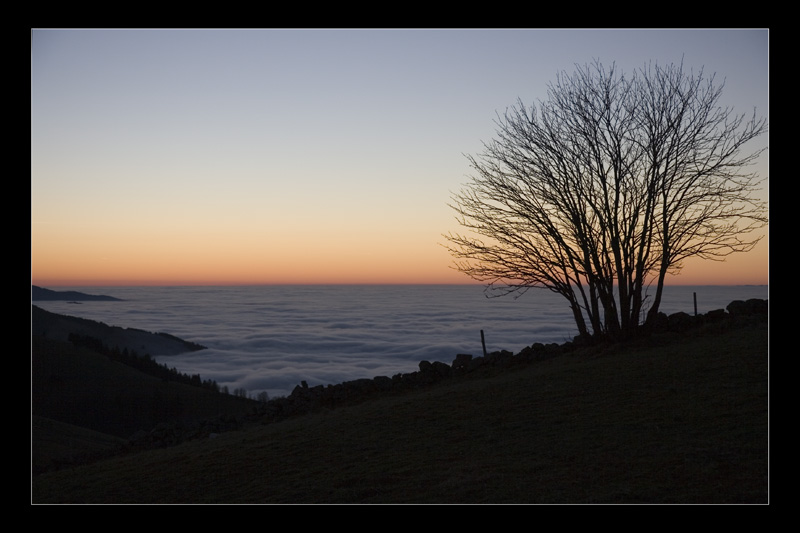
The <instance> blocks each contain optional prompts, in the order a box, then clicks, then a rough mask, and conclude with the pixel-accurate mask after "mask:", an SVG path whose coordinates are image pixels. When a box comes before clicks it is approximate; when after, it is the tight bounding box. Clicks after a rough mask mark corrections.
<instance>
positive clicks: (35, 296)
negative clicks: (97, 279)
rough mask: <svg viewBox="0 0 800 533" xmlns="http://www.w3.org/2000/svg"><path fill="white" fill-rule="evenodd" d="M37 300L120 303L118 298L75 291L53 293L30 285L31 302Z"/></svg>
mask: <svg viewBox="0 0 800 533" xmlns="http://www.w3.org/2000/svg"><path fill="white" fill-rule="evenodd" d="M37 300H50V301H53V300H64V301H75V302H86V301H93V302H119V301H121V300H120V299H119V298H114V297H113V296H105V295H97V294H85V293H82V292H77V291H53V290H50V289H45V288H43V287H37V286H36V285H31V301H34V302H35V301H37Z"/></svg>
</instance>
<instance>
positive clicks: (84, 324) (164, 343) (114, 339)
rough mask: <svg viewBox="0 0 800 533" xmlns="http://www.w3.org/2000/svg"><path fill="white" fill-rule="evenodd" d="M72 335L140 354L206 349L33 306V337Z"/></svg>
mask: <svg viewBox="0 0 800 533" xmlns="http://www.w3.org/2000/svg"><path fill="white" fill-rule="evenodd" d="M70 334H74V335H80V336H85V337H92V338H95V339H98V340H99V341H101V342H102V343H103V344H105V345H106V346H108V347H112V348H113V347H118V348H119V349H120V350H123V349H128V350H129V351H130V350H132V351H135V352H136V353H138V354H139V355H144V354H149V355H152V356H156V355H176V354H179V353H184V352H193V351H197V350H203V349H205V348H206V347H205V346H202V345H200V344H197V343H194V342H190V341H185V340H183V339H180V338H178V337H175V336H173V335H170V334H168V333H151V332H149V331H143V330H140V329H135V328H122V327H119V326H109V325H107V324H104V323H102V322H97V321H95V320H89V319H86V318H78V317H74V316H68V315H60V314H57V313H51V312H50V311H46V310H44V309H41V308H40V307H37V306H35V305H32V306H31V335H34V336H40V337H46V338H48V339H52V340H57V341H68V340H69V336H70Z"/></svg>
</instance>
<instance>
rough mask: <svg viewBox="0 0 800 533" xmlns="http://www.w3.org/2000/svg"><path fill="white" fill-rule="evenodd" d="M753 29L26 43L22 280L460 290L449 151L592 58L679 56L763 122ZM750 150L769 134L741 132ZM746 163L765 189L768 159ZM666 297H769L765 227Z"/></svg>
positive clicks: (206, 33) (245, 34) (490, 132)
mask: <svg viewBox="0 0 800 533" xmlns="http://www.w3.org/2000/svg"><path fill="white" fill-rule="evenodd" d="M768 43H769V32H768V31H767V30H765V29H746V30H716V29H715V30H696V29H693V30H661V29H658V30H656V29H643V30H632V29H624V30H605V29H598V30H588V29H575V30H553V29H547V30H544V29H541V30H537V29H521V30H506V29H504V30H491V29H463V30H459V29H441V30H434V29H391V30H390V29H374V30H370V29H352V30H344V29H294V30H289V29H252V30H163V29H160V30H144V29H143V30H127V29H126V30H121V29H110V30H98V29H87V30H77V29H76V30H69V29H68V30H56V29H33V30H32V32H31V281H32V283H33V284H36V285H41V286H48V287H49V286H52V287H62V286H110V285H227V284H233V285H246V284H286V283H367V284H368V283H469V282H471V280H470V279H469V278H468V277H466V275H464V274H463V273H460V272H458V271H456V270H454V269H453V268H452V257H451V256H450V255H449V254H448V252H447V250H446V249H445V248H444V246H443V244H444V243H445V241H446V239H445V238H444V237H443V234H446V233H448V232H451V231H453V232H457V231H459V230H460V229H461V228H460V227H459V225H458V223H457V222H456V220H455V218H454V213H453V211H452V210H451V209H450V208H449V207H448V205H447V204H448V202H450V199H451V196H452V195H453V194H454V193H455V192H457V191H458V190H459V189H461V188H462V186H463V185H464V184H465V183H466V182H467V181H468V178H469V176H470V172H471V169H470V167H469V163H468V161H467V158H466V156H465V155H466V154H477V153H478V152H479V151H480V150H481V146H482V142H485V141H489V140H491V139H492V138H493V137H494V134H495V122H494V121H495V120H496V118H497V115H498V114H501V113H503V112H504V111H505V109H506V108H508V107H510V106H513V105H514V104H515V103H516V102H517V101H518V100H519V99H521V100H522V101H523V102H525V103H532V102H534V101H537V100H540V99H545V98H546V90H547V85H548V83H552V82H554V81H555V78H556V76H557V74H558V73H559V72H562V71H566V72H568V73H570V72H572V71H573V70H574V69H575V66H576V65H585V64H587V63H591V62H592V61H594V60H595V59H597V60H600V61H601V62H602V63H604V64H606V65H610V64H611V63H615V64H616V65H617V66H618V67H619V68H621V69H622V70H623V71H624V72H632V71H633V70H634V69H637V68H640V67H642V66H644V65H645V64H646V63H648V62H653V63H657V64H660V65H663V64H668V63H679V62H681V61H683V63H684V65H686V66H688V67H691V68H693V69H695V70H698V69H699V68H703V69H704V70H705V72H706V73H707V74H708V73H715V74H716V76H717V78H718V79H720V80H722V79H724V81H725V88H724V90H723V96H722V102H723V103H724V104H725V105H729V106H732V107H733V108H734V110H735V111H736V112H737V113H752V111H753V109H754V108H755V109H756V111H757V113H758V114H759V115H760V116H763V117H765V118H767V119H769V108H768V105H769V101H768V82H769V70H768V67H769V64H768V60H769V50H768ZM759 143H760V144H759V146H762V145H763V146H767V145H768V136H764V137H763V138H761V139H760V140H759ZM754 171H756V172H758V173H759V174H760V175H761V176H762V177H763V178H765V180H766V181H765V184H764V189H763V191H762V192H761V193H760V197H762V198H764V199H768V192H769V191H768V179H767V178H768V152H767V153H765V154H764V155H763V156H762V157H761V158H760V159H759V161H758V164H757V166H756V167H755V168H754ZM759 235H764V238H763V239H762V241H761V242H760V243H759V244H758V245H757V246H756V247H755V248H754V249H753V250H752V251H751V252H749V253H747V254H738V255H734V256H731V257H729V258H728V259H727V261H725V262H724V263H719V262H709V261H688V262H687V263H686V264H685V265H684V268H683V270H682V272H681V274H680V275H679V276H675V277H670V279H669V280H668V283H671V284H682V285H695V284H766V283H768V251H769V246H768V229H765V230H763V231H762V232H760V233H759Z"/></svg>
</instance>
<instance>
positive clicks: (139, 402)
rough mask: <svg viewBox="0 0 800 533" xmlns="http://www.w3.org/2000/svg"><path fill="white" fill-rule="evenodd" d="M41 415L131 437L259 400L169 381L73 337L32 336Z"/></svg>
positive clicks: (245, 408)
mask: <svg viewBox="0 0 800 533" xmlns="http://www.w3.org/2000/svg"><path fill="white" fill-rule="evenodd" d="M31 399H32V412H33V415H35V416H42V417H46V418H51V419H53V420H57V421H60V422H65V423H68V424H73V425H76V426H81V427H84V428H87V429H91V430H94V431H99V432H102V433H107V434H109V435H114V436H117V437H123V438H128V437H131V436H132V435H133V434H134V433H135V432H137V431H139V430H144V431H149V430H151V429H152V428H153V427H154V426H155V425H157V424H159V423H190V422H196V421H199V420H203V419H210V418H214V417H219V416H221V415H229V414H243V413H248V412H252V410H253V406H254V405H255V404H256V402H253V401H249V400H247V399H244V398H239V397H235V396H232V395H229V394H222V393H219V392H215V391H213V390H209V389H207V388H203V387H196V386H191V385H186V384H183V383H175V382H171V381H166V380H164V379H160V378H157V377H153V376H150V375H147V374H145V373H143V372H140V371H139V370H136V369H135V368H132V367H130V366H128V365H125V364H123V363H121V362H118V361H114V360H112V359H110V358H109V357H107V356H105V355H103V354H100V353H97V352H94V351H92V350H89V349H87V348H76V347H74V346H72V345H71V344H69V343H65V342H60V341H52V340H48V339H43V338H40V337H33V339H32V357H31Z"/></svg>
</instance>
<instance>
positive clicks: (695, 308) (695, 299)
mask: <svg viewBox="0 0 800 533" xmlns="http://www.w3.org/2000/svg"><path fill="white" fill-rule="evenodd" d="M692 295H693V296H694V316H697V293H696V292H693V293H692Z"/></svg>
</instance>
